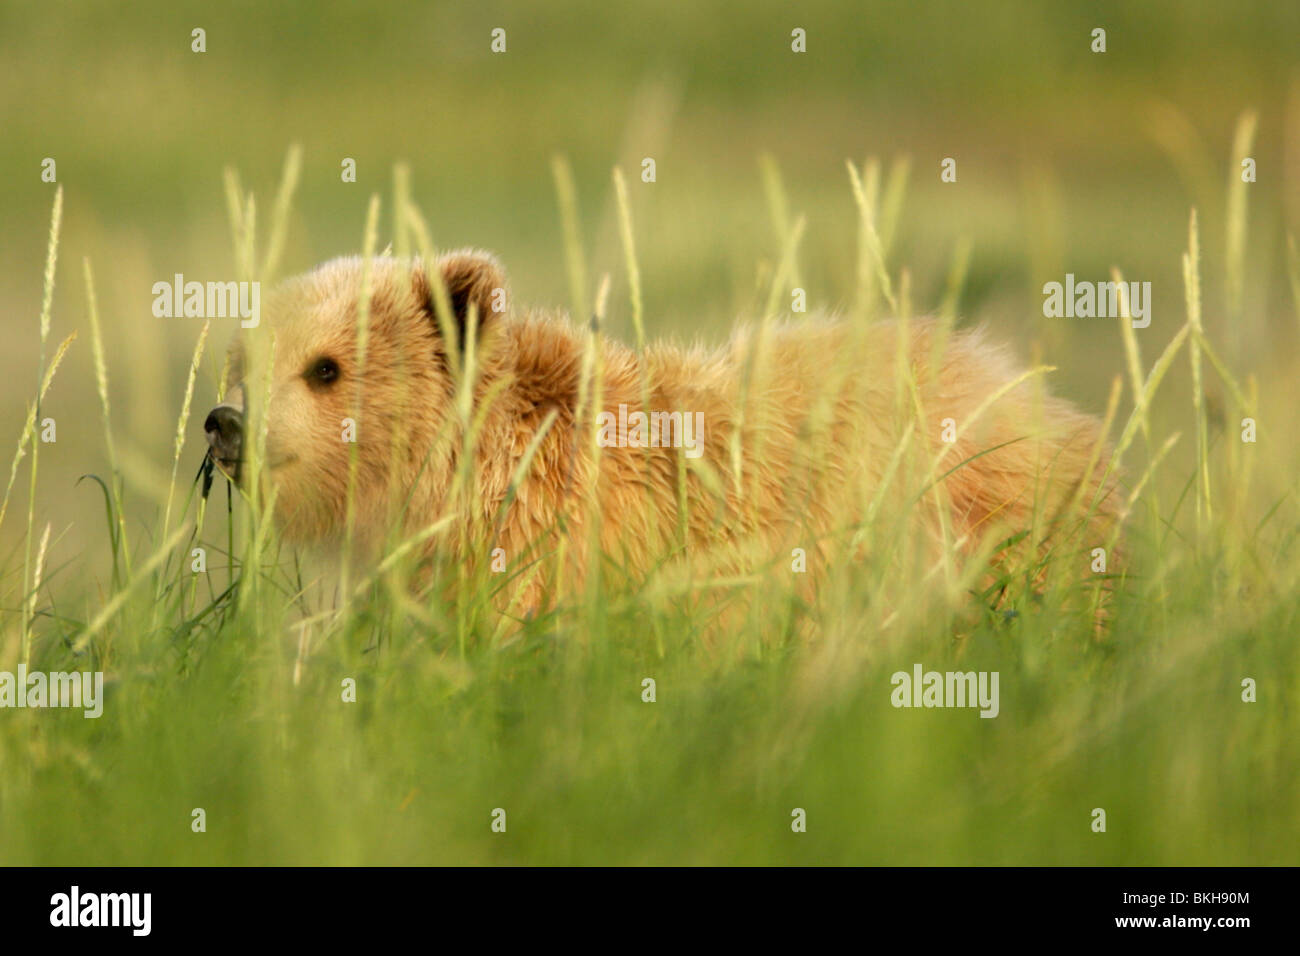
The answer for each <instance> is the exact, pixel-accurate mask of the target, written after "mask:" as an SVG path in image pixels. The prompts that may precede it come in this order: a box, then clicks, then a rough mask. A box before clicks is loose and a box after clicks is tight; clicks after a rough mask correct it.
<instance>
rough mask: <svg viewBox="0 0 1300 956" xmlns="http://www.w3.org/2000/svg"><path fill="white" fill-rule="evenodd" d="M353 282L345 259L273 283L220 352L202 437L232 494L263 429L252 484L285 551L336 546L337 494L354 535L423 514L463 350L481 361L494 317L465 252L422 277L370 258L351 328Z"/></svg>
mask: <svg viewBox="0 0 1300 956" xmlns="http://www.w3.org/2000/svg"><path fill="white" fill-rule="evenodd" d="M366 280H367V274H366V266H365V260H363V259H361V258H355V257H354V258H343V259H335V260H333V261H331V262H327V263H325V264H324V265H322V266H320V267H319V268H317V269H316V270H314V271H313V272H310V273H307V274H306V275H302V276H298V277H296V278H293V279H289V280H287V281H285V282H284V283H282V284H281V285H279V286H278V287H277V288H276V289H275V290H274V291H273V292H272V293H271V295H270V296H269V297H268V299H267V301H266V303H265V305H264V307H263V309H262V321H261V322H260V323H259V325H258V326H257V327H256V328H255V329H247V330H245V331H243V332H242V333H241V336H240V337H239V338H237V339H236V340H235V342H234V343H233V344H232V345H231V352H230V356H229V362H228V369H229V371H228V374H227V390H226V398H225V401H224V402H223V403H222V404H220V405H218V406H217V407H216V408H214V409H213V410H212V411H211V413H210V414H209V415H208V416H207V420H206V422H205V425H204V428H205V431H206V432H207V438H208V445H209V454H210V455H211V456H212V458H213V460H214V461H215V462H216V463H217V465H218V466H219V467H220V468H221V469H222V471H223V472H225V474H226V475H227V476H228V477H230V478H231V479H233V480H234V481H235V482H236V483H239V482H241V481H244V480H246V477H247V475H246V473H247V467H246V462H247V460H248V457H249V452H250V445H251V444H255V442H256V438H257V437H258V436H257V430H258V429H259V428H264V429H265V434H266V443H265V456H264V458H263V472H264V475H265V477H266V479H267V481H268V482H269V484H270V485H271V486H272V487H274V489H275V494H276V502H275V513H276V518H277V523H278V524H279V525H280V528H281V530H282V532H283V533H284V535H285V536H286V537H287V538H289V539H290V540H297V541H305V542H309V541H321V540H328V539H330V538H332V537H336V536H338V537H341V535H342V533H343V529H344V524H345V515H346V513H347V502H348V486H349V482H351V483H352V487H353V507H354V509H355V511H354V514H355V515H356V517H357V521H356V525H355V527H359V528H366V529H373V528H377V527H382V526H384V525H385V524H386V523H387V522H390V521H392V520H395V519H396V520H401V516H402V514H404V513H406V512H408V511H413V513H416V514H419V513H428V510H427V509H428V507H429V506H430V505H432V504H434V502H433V501H432V500H429V499H430V498H431V496H436V495H437V494H439V493H440V491H441V489H440V487H439V486H440V485H443V486H444V487H445V481H443V480H442V479H444V478H445V477H446V476H448V475H449V470H448V469H449V467H450V465H451V462H452V461H453V457H452V456H454V454H455V451H454V448H455V444H456V439H455V436H454V435H453V434H452V433H451V429H452V428H453V427H454V425H455V422H454V419H455V415H454V413H453V409H454V407H455V406H454V403H455V400H456V398H455V396H456V388H457V385H456V377H455V376H456V370H457V369H459V368H461V367H462V365H463V359H464V355H465V348H466V343H467V340H468V339H473V340H474V341H475V342H476V343H477V347H476V351H475V354H476V355H477V356H482V355H484V354H485V350H487V349H488V348H489V346H490V343H491V341H492V340H493V338H494V336H495V332H496V326H497V325H499V324H500V323H499V322H497V321H496V320H497V319H498V318H499V317H500V315H501V313H502V312H504V311H505V310H506V308H507V298H506V296H507V293H506V284H505V276H504V273H503V271H502V269H501V267H500V265H499V264H498V263H497V261H496V260H495V259H494V258H493V257H492V256H491V255H489V254H487V253H483V252H478V251H473V250H464V251H460V252H454V253H450V254H447V255H444V256H442V257H440V258H439V259H438V260H437V261H436V263H435V265H434V269H433V270H432V272H431V271H430V270H428V269H426V267H425V265H424V264H423V263H422V262H421V261H420V260H419V259H416V260H402V259H395V258H391V257H386V256H384V257H376V258H373V259H371V260H370V261H369V273H368V285H369V289H370V294H369V299H368V301H369V310H368V322H367V323H365V325H364V327H363V326H362V324H361V323H359V321H358V319H359V316H360V314H361V302H362V292H363V288H362V284H363V281H366ZM444 296H445V298H444ZM440 300H441V305H442V307H441V308H440V307H439V301H440ZM471 322H472V323H473V324H472V325H471ZM259 412H262V414H261V415H259ZM250 433H251V434H250ZM421 498H423V499H424V500H420V499H421Z"/></svg>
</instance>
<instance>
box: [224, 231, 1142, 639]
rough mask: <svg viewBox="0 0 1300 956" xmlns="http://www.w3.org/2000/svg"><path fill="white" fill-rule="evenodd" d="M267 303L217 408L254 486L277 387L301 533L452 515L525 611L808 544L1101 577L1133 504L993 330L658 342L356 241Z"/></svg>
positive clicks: (1091, 440)
mask: <svg viewBox="0 0 1300 956" xmlns="http://www.w3.org/2000/svg"><path fill="white" fill-rule="evenodd" d="M363 282H365V283H366V284H367V285H368V289H369V297H368V300H367V301H368V308H365V309H363V307H362V301H363ZM363 317H364V319H365V321H364V322H361V321H360V320H361V319H362V318H363ZM263 319H264V321H263V322H262V323H261V325H260V327H259V328H258V329H257V330H256V331H252V332H248V333H245V336H246V338H245V339H244V340H240V341H237V342H236V343H235V344H234V345H233V346H232V354H231V359H230V370H231V373H230V377H229V381H230V384H231V385H232V386H233V385H238V384H240V383H243V382H245V377H246V376H247V381H246V387H244V388H233V387H232V388H230V389H229V390H228V392H227V394H228V401H227V403H225V404H222V405H220V406H218V407H217V408H215V409H214V410H213V411H212V413H211V414H210V415H209V416H208V418H207V422H206V430H207V434H208V440H209V443H210V453H211V455H212V457H213V458H214V460H216V461H217V463H218V464H219V465H220V466H221V467H222V468H223V470H224V471H225V472H226V473H227V474H228V475H229V476H231V477H233V478H235V479H236V480H239V479H240V478H241V474H240V471H241V465H240V463H241V462H242V461H244V460H245V458H246V452H247V449H246V447H245V446H246V444H248V443H249V442H250V439H246V438H245V437H244V431H245V428H244V421H243V416H244V407H243V402H244V401H245V400H249V401H252V402H254V403H258V402H259V399H260V398H261V397H265V399H266V406H265V416H264V420H262V419H257V416H256V415H255V416H254V418H255V420H259V421H262V422H263V423H262V424H261V425H260V428H264V429H265V449H264V453H263V456H262V458H261V460H262V462H263V470H262V474H263V476H264V479H265V480H266V481H267V482H268V483H269V485H270V486H271V487H273V488H274V491H275V499H274V500H275V514H276V518H277V524H278V525H279V527H280V529H281V531H282V534H283V535H284V537H285V538H286V540H288V541H291V542H300V543H313V544H317V545H325V546H327V547H329V548H340V547H341V546H342V543H343V541H344V537H345V533H346V529H347V527H348V525H349V520H350V525H351V538H352V540H353V542H354V543H356V545H357V546H358V547H367V548H370V549H372V550H373V551H374V552H375V553H377V554H378V553H382V552H383V551H384V550H385V549H391V547H393V546H394V544H395V543H397V542H401V541H402V540H404V539H410V538H412V537H413V536H419V535H420V532H421V531H422V529H430V528H432V527H433V526H435V525H436V524H438V523H439V522H442V527H441V528H440V529H439V530H438V532H437V533H436V534H428V533H427V532H426V535H425V538H424V539H423V540H422V542H421V547H422V548H424V549H426V551H427V552H428V553H430V554H432V553H435V552H442V553H447V554H452V555H454V556H455V560H459V561H466V562H469V563H471V564H473V565H475V566H477V567H484V566H486V565H487V564H488V563H492V566H493V570H502V569H503V567H505V566H508V567H509V568H510V570H511V572H512V573H511V574H510V575H508V578H509V579H510V580H511V581H512V585H511V587H510V588H508V589H507V590H508V591H509V592H510V594H511V597H510V601H509V602H508V605H509V606H510V607H512V608H513V610H515V611H516V612H519V613H532V612H536V611H538V610H540V609H543V608H546V607H549V606H552V605H553V604H554V603H555V601H556V600H558V598H559V596H560V593H562V592H563V591H564V588H565V587H572V586H576V585H580V583H581V582H582V581H583V580H584V578H585V577H586V575H587V574H588V573H589V569H590V568H592V567H593V566H594V565H595V563H596V562H602V567H613V568H616V569H617V575H618V576H619V578H620V579H621V580H625V581H633V582H636V581H642V580H645V579H646V578H647V576H649V575H652V574H660V573H671V571H669V569H674V568H675V569H676V571H677V573H681V571H682V568H683V567H686V568H688V569H689V570H687V571H686V572H685V576H686V577H687V578H688V579H694V580H699V576H700V575H715V576H727V575H732V576H734V575H736V574H743V573H751V574H752V573H754V572H756V571H760V570H763V569H765V568H766V569H773V568H775V569H777V570H784V571H789V569H790V567H791V555H792V554H793V555H796V556H798V555H803V556H804V559H805V560H806V564H807V569H808V570H809V571H815V570H816V569H817V567H818V566H819V565H820V566H822V567H825V566H826V564H827V563H828V562H832V561H838V560H840V559H845V560H863V559H870V560H877V559H880V558H881V557H882V556H883V557H884V558H885V560H887V561H893V560H895V558H894V557H891V555H895V554H897V555H908V556H910V558H909V560H911V562H912V566H913V567H914V568H916V569H918V570H919V571H920V572H922V573H932V572H933V570H934V568H936V567H938V566H939V565H945V566H948V567H951V566H952V565H953V564H954V563H960V561H961V559H962V558H967V557H972V556H978V559H979V560H980V561H983V560H985V559H986V558H989V557H992V558H993V559H994V560H993V565H992V566H993V567H996V566H997V564H998V561H999V560H1001V561H1003V562H1005V561H1007V560H1008V555H1010V554H1011V553H1012V552H1013V551H1015V549H1016V548H1019V549H1020V552H1019V553H1020V554H1021V557H1022V558H1023V556H1024V554H1025V553H1026V549H1028V553H1030V554H1031V555H1033V556H1041V555H1045V554H1048V553H1049V552H1051V553H1052V554H1053V555H1054V556H1056V557H1059V558H1060V559H1061V560H1066V561H1069V562H1070V563H1071V564H1072V565H1073V566H1077V569H1078V573H1079V576H1082V575H1084V574H1086V573H1087V571H1088V554H1089V553H1090V551H1091V549H1093V548H1096V547H1102V546H1104V545H1105V544H1106V543H1107V542H1108V540H1110V538H1111V531H1112V529H1113V528H1114V527H1115V522H1116V521H1117V520H1118V517H1119V516H1118V497H1119V496H1118V494H1117V492H1116V489H1115V487H1114V479H1113V478H1111V477H1106V476H1107V475H1108V474H1109V471H1110V469H1108V467H1107V464H1108V450H1107V448H1106V447H1105V444H1104V441H1103V439H1102V436H1101V429H1100V425H1099V423H1098V422H1097V421H1096V419H1094V418H1092V417H1090V416H1088V415H1086V414H1083V413H1082V412H1080V411H1078V410H1077V409H1076V408H1074V407H1073V406H1072V405H1070V404H1069V403H1067V402H1065V401H1063V400H1061V399H1059V398H1056V397H1053V396H1051V395H1049V394H1046V393H1045V392H1044V390H1043V388H1042V387H1041V382H1040V379H1039V378H1038V377H1037V376H1027V375H1025V374H1024V373H1023V372H1022V369H1021V368H1020V367H1018V366H1017V365H1016V364H1015V363H1014V362H1013V360H1012V358H1011V357H1010V355H1009V353H1008V351H1007V350H1006V349H1004V348H1001V347H998V346H996V345H994V344H991V343H990V342H988V341H987V340H986V338H985V337H984V335H983V334H982V332H980V331H974V332H970V331H959V332H953V333H952V334H951V335H948V334H945V332H944V329H943V327H942V326H941V325H940V324H938V323H935V322H932V321H914V322H910V323H901V322H883V323H868V322H865V321H849V320H840V321H835V320H830V319H821V320H808V321H804V322H798V323H763V324H760V325H756V326H753V327H750V328H743V329H741V330H740V331H738V332H737V333H736V334H735V335H734V336H733V337H732V339H731V341H730V342H729V343H728V344H727V345H725V346H723V347H721V348H718V349H705V348H701V347H694V348H682V347H679V346H676V345H668V344H657V345H650V346H648V347H646V348H645V349H644V350H641V351H638V350H635V349H631V348H628V347H626V346H624V345H622V344H619V343H617V342H615V341H612V340H609V339H607V338H605V337H604V336H603V335H601V334H600V332H599V331H598V330H596V329H595V328H594V327H593V326H594V323H593V325H587V324H584V325H582V326H579V325H576V324H574V323H572V322H570V321H569V320H568V319H567V318H566V317H564V316H563V315H556V314H546V313H540V312H518V311H515V310H513V309H512V308H511V307H510V304H509V299H508V296H507V293H506V280H505V276H504V274H503V272H502V270H501V268H500V266H499V265H498V263H497V262H496V260H495V259H493V258H492V257H491V256H489V255H487V254H485V253H481V252H476V251H462V252H457V253H452V254H449V255H445V256H443V257H442V258H440V259H438V260H437V263H436V266H435V267H434V268H433V269H431V270H430V269H427V268H426V267H425V266H424V265H423V263H422V262H421V261H419V260H416V261H405V260H398V259H394V258H389V257H379V258H375V259H372V260H370V262H369V267H368V269H367V266H366V263H365V262H364V261H363V260H362V259H360V258H347V259H337V260H334V261H332V262H328V263H326V264H324V265H322V266H320V267H319V268H317V269H316V270H315V271H313V272H311V273H308V274H307V275H304V276H299V277H297V278H294V279H290V280H288V281H287V282H285V283H283V284H282V285H281V286H279V287H278V288H277V289H276V290H275V291H274V292H273V293H272V294H271V296H269V297H268V300H267V302H266V303H265V305H264V308H263ZM359 330H360V332H359ZM258 370H260V373H259V372H258ZM258 374H261V375H262V377H260V378H259V377H258ZM267 374H269V378H268V377H266V375H267ZM258 430H259V426H258V425H254V426H253V427H252V428H250V429H249V431H250V433H253V434H257V433H258ZM350 489H351V490H350ZM349 496H351V518H350V519H349V518H348V517H347V516H348V515H349ZM449 517H450V518H451V520H450V521H447V520H444V519H447V518H449ZM1009 542H1010V543H1009ZM442 549H446V551H443V550H442ZM953 559H957V560H956V562H954V561H953ZM498 562H499V563H498ZM1034 563H1035V562H1034V560H1033V558H1032V557H1031V560H1030V564H1031V565H1033V564H1034ZM521 569H522V570H521ZM814 577H815V575H812V576H810V578H814ZM801 583H802V582H801Z"/></svg>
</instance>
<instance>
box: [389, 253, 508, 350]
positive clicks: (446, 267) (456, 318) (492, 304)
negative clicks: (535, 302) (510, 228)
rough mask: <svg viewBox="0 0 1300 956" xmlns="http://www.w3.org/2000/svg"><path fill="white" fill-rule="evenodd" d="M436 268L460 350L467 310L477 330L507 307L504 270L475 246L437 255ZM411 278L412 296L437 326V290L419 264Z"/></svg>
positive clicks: (489, 254) (487, 254)
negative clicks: (419, 302)
mask: <svg viewBox="0 0 1300 956" xmlns="http://www.w3.org/2000/svg"><path fill="white" fill-rule="evenodd" d="M437 270H438V275H439V276H440V277H441V278H442V286H443V288H444V289H445V290H446V293H447V305H448V308H449V309H450V312H451V316H450V318H451V320H452V322H453V323H454V326H455V332H456V341H457V345H458V348H460V349H463V348H464V346H465V330H466V328H467V327H468V324H469V317H470V313H471V311H472V312H473V313H474V314H475V315H477V317H478V318H477V322H478V330H479V331H480V332H481V330H482V329H484V328H485V327H486V326H487V324H488V323H489V322H491V321H493V320H494V319H495V318H497V317H499V316H500V315H503V314H504V313H505V312H507V311H508V310H509V290H508V289H507V287H506V275H505V270H504V269H502V268H501V263H499V262H497V260H496V257H495V256H493V255H492V254H491V253H488V252H482V251H480V250H477V249H461V250H458V251H456V252H449V253H447V254H446V255H444V256H440V257H439V258H438V262H437ZM412 280H413V282H414V284H415V294H416V296H417V297H418V298H419V299H420V301H421V302H422V303H423V304H424V308H425V309H426V310H427V311H428V313H429V317H430V319H431V320H432V321H433V323H434V325H435V326H437V324H438V318H437V317H438V312H437V298H436V296H437V290H436V289H435V288H434V287H433V284H432V283H431V282H430V281H429V277H428V275H427V274H426V273H425V271H424V268H423V266H422V265H417V266H416V267H415V270H414V273H413V276H412ZM476 337H477V336H476Z"/></svg>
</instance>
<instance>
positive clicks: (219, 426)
mask: <svg viewBox="0 0 1300 956" xmlns="http://www.w3.org/2000/svg"><path fill="white" fill-rule="evenodd" d="M203 430H204V431H205V432H207V435H208V447H209V448H211V449H212V457H213V458H214V459H215V460H216V462H217V464H218V465H220V466H221V470H222V471H224V472H226V473H227V474H229V475H231V476H232V477H234V476H235V475H236V474H237V473H238V471H239V467H238V466H239V453H240V445H241V442H242V439H243V435H244V416H243V415H242V414H241V413H240V411H239V409H237V408H235V407H234V406H232V405H218V406H217V407H216V408H214V409H213V410H212V411H210V412H208V417H207V420H206V421H204V423H203Z"/></svg>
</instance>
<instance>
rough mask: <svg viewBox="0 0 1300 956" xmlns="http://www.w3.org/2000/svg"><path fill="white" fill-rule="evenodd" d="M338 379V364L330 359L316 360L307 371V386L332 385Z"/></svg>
mask: <svg viewBox="0 0 1300 956" xmlns="http://www.w3.org/2000/svg"><path fill="white" fill-rule="evenodd" d="M338 377H339V363H338V362H336V361H334V360H333V359H332V358H318V359H317V360H316V361H314V362H312V363H311V365H310V367H308V369H307V373H306V375H305V378H306V379H307V384H308V385H314V386H321V385H333V384H334V383H335V381H337V380H338Z"/></svg>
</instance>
